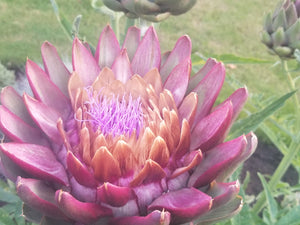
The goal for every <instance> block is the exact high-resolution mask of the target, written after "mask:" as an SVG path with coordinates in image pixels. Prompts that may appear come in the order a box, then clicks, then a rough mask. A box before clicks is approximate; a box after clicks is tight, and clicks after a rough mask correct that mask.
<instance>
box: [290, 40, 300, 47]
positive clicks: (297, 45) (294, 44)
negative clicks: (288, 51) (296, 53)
mask: <svg viewBox="0 0 300 225" xmlns="http://www.w3.org/2000/svg"><path fill="white" fill-rule="evenodd" d="M291 47H292V48H294V49H300V40H298V41H295V42H293V43H292V44H291Z"/></svg>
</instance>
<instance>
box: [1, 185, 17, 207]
mask: <svg viewBox="0 0 300 225" xmlns="http://www.w3.org/2000/svg"><path fill="white" fill-rule="evenodd" d="M18 200H19V197H18V196H17V195H15V194H14V193H11V192H10V191H7V190H5V189H2V188H0V201H1V202H8V203H13V202H17V201H18Z"/></svg>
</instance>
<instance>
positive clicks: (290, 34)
mask: <svg viewBox="0 0 300 225" xmlns="http://www.w3.org/2000/svg"><path fill="white" fill-rule="evenodd" d="M286 35H287V38H288V41H289V43H292V42H295V41H297V40H299V37H300V19H298V20H297V22H296V23H294V24H293V25H292V26H291V27H290V28H289V29H287V31H286Z"/></svg>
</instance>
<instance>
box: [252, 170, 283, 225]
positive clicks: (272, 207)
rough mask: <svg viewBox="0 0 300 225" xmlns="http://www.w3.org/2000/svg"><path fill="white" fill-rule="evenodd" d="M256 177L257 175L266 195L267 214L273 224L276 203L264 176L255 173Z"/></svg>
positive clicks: (276, 208)
mask: <svg viewBox="0 0 300 225" xmlns="http://www.w3.org/2000/svg"><path fill="white" fill-rule="evenodd" d="M257 175H258V177H259V179H260V181H261V183H262V185H263V188H264V191H265V194H266V198H267V207H268V214H269V216H270V220H271V222H272V223H273V224H274V223H275V222H276V218H277V214H278V206H277V202H276V200H275V199H274V198H273V196H272V193H271V190H270V188H269V186H268V184H267V182H266V180H265V178H264V176H263V175H261V174H260V173H257Z"/></svg>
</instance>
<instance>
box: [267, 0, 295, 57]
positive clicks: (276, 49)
mask: <svg viewBox="0 0 300 225" xmlns="http://www.w3.org/2000/svg"><path fill="white" fill-rule="evenodd" d="M299 18H300V0H295V1H293V0H284V1H280V3H279V4H278V6H277V8H276V9H275V11H274V12H273V13H269V14H267V16H266V18H265V23H264V30H263V32H262V36H261V40H262V42H263V43H264V44H265V45H266V46H267V47H268V48H269V49H270V51H271V53H273V54H277V55H278V56H279V57H282V58H292V57H293V54H294V51H295V49H297V48H298V49H299V48H300V19H299Z"/></svg>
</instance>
